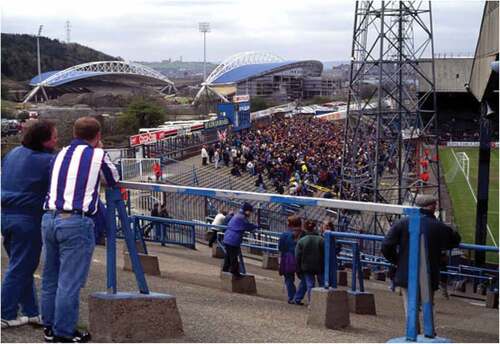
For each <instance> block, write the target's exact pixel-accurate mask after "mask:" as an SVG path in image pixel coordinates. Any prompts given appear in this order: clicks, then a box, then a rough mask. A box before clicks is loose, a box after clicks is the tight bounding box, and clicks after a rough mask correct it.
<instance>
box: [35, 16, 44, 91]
mask: <svg viewBox="0 0 500 344" xmlns="http://www.w3.org/2000/svg"><path fill="white" fill-rule="evenodd" d="M42 29H43V25H40V27H39V28H38V35H37V36H36V58H37V63H38V82H39V83H40V82H41V79H40V77H41V74H42V65H41V63H40V36H41V35H42Z"/></svg>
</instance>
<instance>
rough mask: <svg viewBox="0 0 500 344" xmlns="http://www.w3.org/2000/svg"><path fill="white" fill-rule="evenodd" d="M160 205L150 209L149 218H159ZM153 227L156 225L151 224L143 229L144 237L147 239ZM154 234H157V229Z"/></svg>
mask: <svg viewBox="0 0 500 344" xmlns="http://www.w3.org/2000/svg"><path fill="white" fill-rule="evenodd" d="M159 207H160V205H159V204H158V203H155V204H153V208H152V209H151V213H150V216H151V217H159V216H160V210H159ZM153 227H158V224H155V223H153V222H151V223H150V224H149V225H148V226H147V227H146V228H145V229H144V236H145V237H147V238H149V235H150V232H151V229H153ZM155 233H158V229H156V230H155Z"/></svg>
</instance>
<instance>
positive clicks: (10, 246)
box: [2, 120, 57, 328]
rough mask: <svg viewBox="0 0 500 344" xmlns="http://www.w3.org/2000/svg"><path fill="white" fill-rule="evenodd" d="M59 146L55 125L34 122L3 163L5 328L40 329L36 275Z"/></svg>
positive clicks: (3, 290)
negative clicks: (53, 163)
mask: <svg viewBox="0 0 500 344" xmlns="http://www.w3.org/2000/svg"><path fill="white" fill-rule="evenodd" d="M56 144H57V130H56V127H55V124H54V123H52V122H49V121H44V120H37V121H33V122H32V123H30V125H29V126H28V127H27V128H26V129H25V132H24V136H23V141H22V145H21V146H19V147H16V148H14V149H13V150H11V151H10V152H9V153H8V154H7V155H6V156H5V158H4V160H3V163H2V236H3V238H4V242H3V244H4V247H5V251H6V252H7V255H8V256H9V266H8V268H7V271H6V272H5V275H4V279H3V282H2V328H7V327H13V326H20V325H24V324H27V323H33V324H41V319H40V312H39V310H38V302H37V299H36V290H35V283H34V280H33V273H34V272H35V270H36V268H37V267H38V263H39V261H40V253H41V249H42V234H41V229H40V226H41V221H42V215H43V209H42V206H43V202H44V200H45V195H46V194H47V191H48V187H49V175H50V162H51V160H52V158H53V154H52V151H53V150H54V148H55V146H56ZM19 306H21V310H22V314H23V316H20V317H18V315H17V312H18V310H19Z"/></svg>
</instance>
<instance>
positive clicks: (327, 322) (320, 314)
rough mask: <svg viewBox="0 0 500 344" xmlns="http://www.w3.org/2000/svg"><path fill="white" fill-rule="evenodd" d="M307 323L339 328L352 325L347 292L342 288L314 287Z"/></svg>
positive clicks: (334, 328)
mask: <svg viewBox="0 0 500 344" xmlns="http://www.w3.org/2000/svg"><path fill="white" fill-rule="evenodd" d="M306 323H307V325H308V326H314V327H326V328H329V329H332V330H337V329H341V328H344V327H346V326H349V325H350V317H349V302H348V300H347V292H346V291H345V290H340V289H332V288H330V289H325V288H313V289H312V291H311V304H310V305H309V309H308V313H307V322H306Z"/></svg>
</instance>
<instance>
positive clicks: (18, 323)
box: [2, 316, 28, 328]
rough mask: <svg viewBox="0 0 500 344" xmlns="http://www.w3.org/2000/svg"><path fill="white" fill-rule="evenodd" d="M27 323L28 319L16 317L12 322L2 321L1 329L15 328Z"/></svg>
mask: <svg viewBox="0 0 500 344" xmlns="http://www.w3.org/2000/svg"><path fill="white" fill-rule="evenodd" d="M27 323H28V317H24V316H23V317H17V318H16V319H12V320H5V319H2V328H9V327H17V326H22V325H26V324H27Z"/></svg>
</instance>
